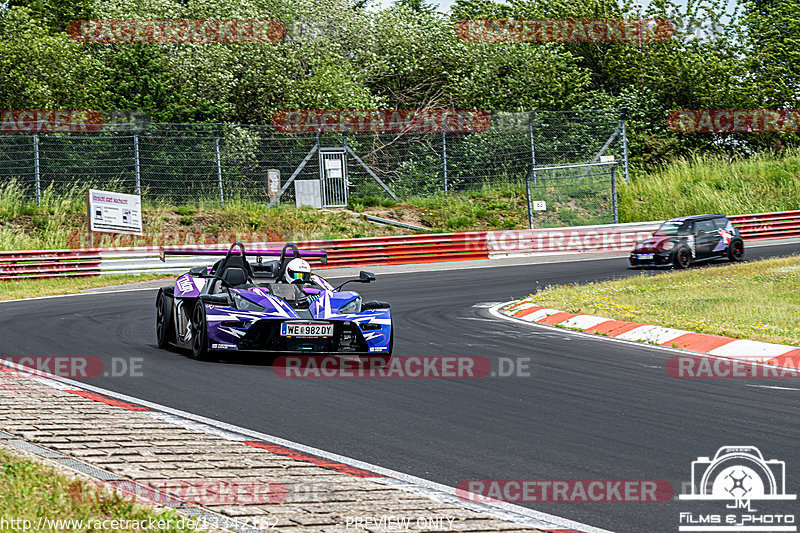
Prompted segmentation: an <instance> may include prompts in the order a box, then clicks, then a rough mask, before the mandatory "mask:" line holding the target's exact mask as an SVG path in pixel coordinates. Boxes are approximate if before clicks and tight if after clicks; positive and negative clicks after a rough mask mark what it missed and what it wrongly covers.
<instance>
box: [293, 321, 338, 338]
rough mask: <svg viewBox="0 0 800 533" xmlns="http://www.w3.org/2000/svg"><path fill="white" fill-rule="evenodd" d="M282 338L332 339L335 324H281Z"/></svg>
mask: <svg viewBox="0 0 800 533" xmlns="http://www.w3.org/2000/svg"><path fill="white" fill-rule="evenodd" d="M281 336H282V337H332V336H333V324H287V323H283V324H281Z"/></svg>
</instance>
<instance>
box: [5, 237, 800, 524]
mask: <svg viewBox="0 0 800 533" xmlns="http://www.w3.org/2000/svg"><path fill="white" fill-rule="evenodd" d="M799 249H800V247H798V245H796V244H795V245H784V246H771V247H763V248H749V249H748V258H749V259H754V258H760V257H769V256H775V255H789V254H792V253H796V252H797V251H798V250H799ZM707 268H714V267H713V266H711V267H707ZM630 274H632V271H630V270H628V269H627V260H626V259H620V258H617V259H603V260H597V261H574V262H561V263H544V264H535V265H524V266H512V267H494V268H481V269H471V270H449V271H438V272H416V273H413V274H392V275H384V276H382V277H379V279H378V281H377V282H376V283H373V284H371V285H369V286H366V285H361V286H358V288H359V289H360V290H361V292H362V294H363V295H364V296H365V299H370V298H379V299H383V300H387V301H390V302H391V303H392V311H393V316H394V325H395V328H396V333H395V355H405V356H409V355H455V356H459V355H473V356H476V355H477V356H483V357H486V358H488V359H490V360H491V361H493V363H497V359H498V358H500V357H529V358H530V359H531V362H532V368H533V370H532V372H531V374H532V375H531V377H507V378H501V377H487V378H483V379H449V380H448V379H392V380H387V379H285V378H280V377H278V376H276V374H275V372H274V370H273V368H272V366H271V365H270V364H269V363H265V362H263V361H259V360H258V359H252V358H250V359H245V360H236V359H231V360H230V361H225V362H197V361H194V360H191V359H190V358H189V357H187V356H186V355H185V354H183V353H180V352H175V351H163V350H158V349H157V348H156V346H155V334H154V317H155V309H154V298H155V290H153V291H149V290H147V291H137V292H120V293H116V294H87V295H81V296H75V297H68V298H55V299H44V300H34V301H18V302H7V303H3V304H0V323H2V325H3V327H2V328H0V355H2V356H22V355H28V356H41V355H48V356H55V355H67V356H78V355H92V356H97V357H100V358H102V359H103V360H104V362H105V363H106V364H107V365H108V364H110V360H111V359H112V358H115V357H116V358H126V359H127V358H132V357H140V358H142V359H143V361H142V374H143V375H142V376H141V377H108V378H95V379H90V380H86V381H87V382H88V383H90V384H92V385H95V386H99V387H103V388H106V389H110V390H113V391H117V392H120V393H124V394H127V395H131V396H134V397H138V398H142V399H146V400H149V401H152V402H158V403H161V404H164V405H167V406H170V407H173V408H177V409H182V410H185V411H188V412H191V413H196V414H199V415H203V416H206V417H210V418H213V419H217V420H221V421H224V422H228V423H231V424H235V425H239V426H244V427H246V428H250V429H253V430H257V431H261V432H264V433H268V434H272V435H276V436H280V437H283V438H286V439H290V440H293V441H295V442H300V443H303V444H306V445H309V446H314V447H317V448H321V449H324V450H328V451H330V452H334V453H339V454H343V455H346V456H349V457H353V458H356V459H360V460H363V461H368V462H371V463H373V464H377V465H380V466H384V467H387V468H391V469H394V470H399V471H402V472H406V473H408V474H412V475H416V476H419V477H423V478H426V479H430V480H433V481H436V482H439V483H444V484H447V485H451V486H454V485H456V484H458V483H459V482H460V481H462V480H468V479H500V480H504V479H506V480H508V479H528V480H562V479H650V480H667V481H669V482H670V483H672V485H673V486H674V487H675V490H676V492H678V491H680V490H681V486H682V483H684V482H688V481H689V480H690V469H691V462H692V461H693V460H695V459H696V458H697V457H698V456H713V455H714V453H715V452H716V450H717V449H718V448H719V447H721V446H724V445H752V446H757V447H759V448H760V449H761V451H762V452H763V453H764V455H765V456H766V457H765V458H767V459H769V458H778V459H782V460H784V461H786V488H787V492H790V493H797V492H798V489H800V458H799V457H798V454H797V443H798V442H800V423H798V420H800V401H799V400H800V390H798V389H800V383H798V384H795V383H794V381H792V380H785V379H784V380H763V379H762V380H749V379H747V380H678V379H673V378H670V377H669V376H668V375H667V373H666V372H665V369H664V365H665V362H666V360H667V359H668V358H669V357H670V356H672V355H674V353H672V352H669V351H667V350H659V349H655V348H651V347H648V346H645V345H638V344H632V343H621V342H613V341H608V340H605V339H602V338H593V337H587V336H580V335H575V334H571V333H568V332H562V331H559V330H555V329H545V328H540V327H531V326H528V325H525V324H517V323H513V322H509V321H504V320H499V319H495V318H493V317H491V316H490V315H489V313H488V312H487V309H486V308H485V307H480V306H478V307H475V305H476V304H487V303H488V302H502V301H507V300H510V299H512V298H517V297H522V296H525V295H527V294H530V293H531V292H533V291H534V290H536V289H537V287H542V286H545V285H548V284H560V283H571V282H584V281H593V280H603V279H611V278H614V277H619V276H627V275H630ZM767 387H782V388H780V389H777V388H767ZM0 401H2V397H0ZM791 503H792V506H794V505H795V504H796V502H791ZM523 505H528V506H530V507H532V508H535V509H537V510H540V511H544V512H548V513H551V514H555V515H558V516H563V517H566V518H570V519H573V520H577V521H580V522H584V523H587V524H590V525H593V526H597V527H601V528H605V529H608V530H612V531H619V532H631V533H633V532H637V533H638V532H668V531H677V526H678V514H679V512H681V511H686V510H694V509H695V508H693V507H691V506H690V504H689V502H685V501H677V500H672V501H669V502H666V503H592V504H584V503H547V504H545V503H538V502H537V503H527V504H523ZM718 510H719V509H718ZM783 510H784V511H786V510H787V509H785V508H784V509H783Z"/></svg>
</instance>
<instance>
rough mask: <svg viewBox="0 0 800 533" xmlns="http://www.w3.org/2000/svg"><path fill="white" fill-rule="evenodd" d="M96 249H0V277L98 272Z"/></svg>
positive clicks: (47, 276)
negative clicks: (13, 250) (11, 250)
mask: <svg viewBox="0 0 800 533" xmlns="http://www.w3.org/2000/svg"><path fill="white" fill-rule="evenodd" d="M100 263H101V258H100V250H97V249H91V250H29V251H19V252H0V280H9V279H18V278H55V277H67V276H90V275H96V274H100Z"/></svg>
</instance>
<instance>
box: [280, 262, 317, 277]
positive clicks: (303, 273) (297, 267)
mask: <svg viewBox="0 0 800 533" xmlns="http://www.w3.org/2000/svg"><path fill="white" fill-rule="evenodd" d="M283 279H284V280H285V281H286V283H295V282H297V281H300V282H301V283H309V282H310V281H311V265H309V264H308V261H306V260H305V259H300V258H297V259H292V260H291V261H289V264H288V265H286V274H284V275H283Z"/></svg>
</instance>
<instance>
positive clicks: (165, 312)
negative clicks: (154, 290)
mask: <svg viewBox="0 0 800 533" xmlns="http://www.w3.org/2000/svg"><path fill="white" fill-rule="evenodd" d="M173 329H174V328H173V324H172V313H171V309H170V308H169V306H168V303H167V297H166V296H164V291H162V290H161V289H159V290H158V296H156V344H157V345H158V347H159V348H166V347H168V346H169V343H170V341H171V340H172V336H173Z"/></svg>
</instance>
